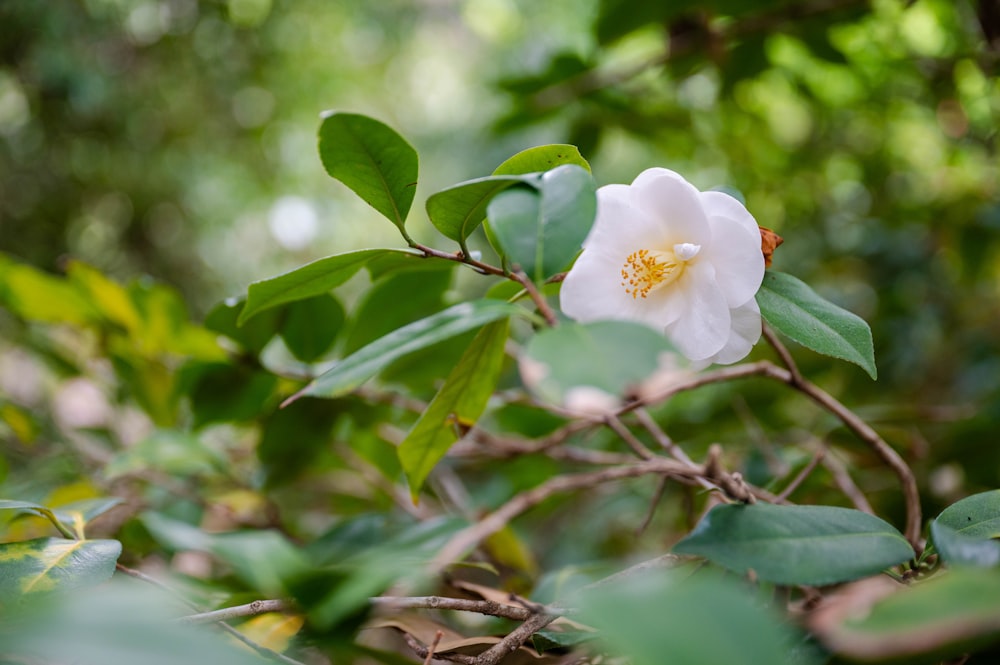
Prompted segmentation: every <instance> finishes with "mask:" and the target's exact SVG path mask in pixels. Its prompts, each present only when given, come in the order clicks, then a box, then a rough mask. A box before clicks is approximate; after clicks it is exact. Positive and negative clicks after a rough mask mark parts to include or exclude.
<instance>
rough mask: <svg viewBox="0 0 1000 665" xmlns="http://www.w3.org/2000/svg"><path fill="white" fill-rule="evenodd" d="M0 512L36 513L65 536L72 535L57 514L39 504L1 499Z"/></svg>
mask: <svg viewBox="0 0 1000 665" xmlns="http://www.w3.org/2000/svg"><path fill="white" fill-rule="evenodd" d="M0 510H19V511H26V512H31V513H36V514H37V515H40V516H42V517H44V518H45V519H47V520H48V521H50V522H52V525H53V526H55V527H56V528H57V529H59V531H61V532H63V533H64V534H65V535H67V536H69V535H71V534H70V533H69V532H67V530H66V527H65V525H64V524H63V523H62V522H60V521H59V518H58V517H56V514H55V513H54V512H53V511H52V510H51V509H49V508H46V507H45V506H42V505H39V504H37V503H32V502H30V501H16V500H12V499H0Z"/></svg>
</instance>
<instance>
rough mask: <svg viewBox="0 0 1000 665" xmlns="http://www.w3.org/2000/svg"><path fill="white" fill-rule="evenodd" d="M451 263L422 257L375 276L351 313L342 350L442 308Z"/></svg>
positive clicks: (452, 272) (370, 339)
mask: <svg viewBox="0 0 1000 665" xmlns="http://www.w3.org/2000/svg"><path fill="white" fill-rule="evenodd" d="M455 265H456V264H455V263H452V262H451V261H422V262H420V263H418V264H416V265H415V266H409V267H407V268H401V269H399V270H395V271H393V272H391V273H389V274H387V275H386V276H385V277H383V278H382V279H380V280H378V281H377V282H376V283H375V284H374V285H373V286H372V287H371V288H370V289H368V291H367V292H366V293H365V295H364V296H363V297H362V299H361V301H360V302H359V303H358V304H357V305H356V306H355V307H354V310H353V311H352V313H351V321H350V324H349V325H348V330H347V332H346V339H345V340H344V344H343V347H342V349H341V351H342V353H344V354H345V355H347V354H351V353H354V352H355V351H357V350H358V349H360V348H361V347H363V346H364V345H365V344H368V343H370V342H373V341H375V340H376V339H378V338H379V337H382V336H383V335H386V334H388V333H391V332H392V331H393V330H395V329H396V328H401V327H402V326H405V325H406V324H408V323H413V322H414V321H416V320H418V319H422V318H424V317H426V316H430V315H431V314H433V313H434V312H439V311H441V310H442V309H444V307H445V300H444V297H445V293H446V292H447V291H448V288H449V287H450V286H451V282H452V276H453V274H454V267H455Z"/></svg>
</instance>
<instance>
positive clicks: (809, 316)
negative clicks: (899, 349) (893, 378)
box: [757, 270, 878, 379]
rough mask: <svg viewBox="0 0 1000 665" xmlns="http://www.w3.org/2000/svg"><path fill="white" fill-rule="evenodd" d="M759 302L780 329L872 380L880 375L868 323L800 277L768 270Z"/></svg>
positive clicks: (759, 292)
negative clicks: (856, 368)
mask: <svg viewBox="0 0 1000 665" xmlns="http://www.w3.org/2000/svg"><path fill="white" fill-rule="evenodd" d="M757 304H758V305H760V311H761V314H762V315H763V316H764V319H765V320H766V321H767V322H768V323H769V324H770V325H771V326H772V327H773V328H774V329H775V330H777V331H778V332H781V333H782V334H784V335H787V336H788V337H789V338H790V339H792V340H794V341H796V342H798V343H799V344H801V345H803V346H805V347H807V348H809V349H812V350H813V351H815V352H817V353H822V354H823V355H826V356H831V357H833V358H840V359H841V360H846V361H848V362H852V363H854V364H855V365H858V366H859V367H861V368H862V369H863V370H865V371H866V372H868V374H869V376H871V377H872V378H873V379H875V378H877V377H878V370H877V369H876V367H875V348H874V345H873V343H872V331H871V329H870V328H869V327H868V324H867V323H865V321H864V320H863V319H862V318H861V317H859V316H857V315H856V314H852V313H851V312H848V311H847V310H845V309H842V308H840V307H837V306H836V305H834V304H833V303H831V302H829V301H828V300H824V299H823V298H821V297H820V296H819V295H818V294H817V293H816V292H815V291H813V290H812V289H811V288H809V286H807V285H806V284H805V283H804V282H802V281H801V280H799V279H797V278H795V277H792V276H791V275H786V274H784V273H780V272H775V271H773V270H768V271H767V272H766V273H764V282H763V283H762V284H761V287H760V291H758V292H757Z"/></svg>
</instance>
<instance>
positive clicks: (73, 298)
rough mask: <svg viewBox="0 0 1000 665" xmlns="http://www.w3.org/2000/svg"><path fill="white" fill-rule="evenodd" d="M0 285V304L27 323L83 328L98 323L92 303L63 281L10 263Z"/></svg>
mask: <svg viewBox="0 0 1000 665" xmlns="http://www.w3.org/2000/svg"><path fill="white" fill-rule="evenodd" d="M3 281H4V284H3V288H2V289H0V298H2V300H0V303H2V304H3V305H4V306H5V307H7V308H8V309H10V310H11V311H13V312H14V313H16V314H17V315H18V316H21V317H22V318H24V319H27V320H28V321H41V322H44V323H72V324H77V325H84V324H87V323H92V322H94V321H96V320H97V319H98V316H99V314H98V312H97V310H96V309H95V307H94V305H93V303H91V302H90V300H89V299H88V298H87V297H86V295H85V294H84V293H82V292H81V291H80V289H79V288H78V287H77V286H76V285H75V284H71V283H70V282H68V281H67V280H65V279H62V278H59V277H56V276H54V275H50V274H48V273H45V272H42V271H41V270H37V269H35V268H33V267H31V266H28V265H24V264H21V263H17V262H14V261H10V262H8V263H6V264H5V268H4V275H3Z"/></svg>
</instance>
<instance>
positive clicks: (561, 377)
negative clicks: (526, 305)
mask: <svg viewBox="0 0 1000 665" xmlns="http://www.w3.org/2000/svg"><path fill="white" fill-rule="evenodd" d="M672 352H673V347H672V346H671V344H670V342H669V341H668V340H667V338H666V337H664V336H663V335H661V334H660V333H658V332H656V331H655V330H653V329H652V328H649V327H648V326H645V325H642V324H639V323H634V322H631V321H597V322H594V323H565V324H562V325H560V326H557V327H555V328H549V329H547V330H543V331H542V332H540V333H538V334H537V335H535V336H534V337H532V338H531V340H530V341H529V342H528V344H527V345H526V346H525V347H524V351H523V353H522V356H521V359H520V366H521V377H522V379H523V380H524V383H525V385H526V386H528V388H530V389H531V390H532V391H533V392H535V393H536V394H537V395H539V396H540V397H542V398H543V399H544V400H547V401H549V402H552V403H555V404H564V405H565V404H566V402H567V400H566V398H567V396H568V395H570V391H572V390H573V389H575V388H580V387H589V388H595V389H597V390H599V391H601V392H603V393H606V394H607V395H609V396H611V397H614V398H621V397H622V396H623V395H624V394H625V393H626V392H627V391H628V390H629V389H630V388H632V387H634V386H635V385H637V384H638V383H640V382H641V381H643V380H644V379H646V378H648V377H649V376H650V375H652V374H653V373H654V372H655V371H656V370H657V368H658V367H659V366H660V364H661V362H662V360H663V359H664V358H676V357H677V356H676V355H675V354H673V353H672Z"/></svg>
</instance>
